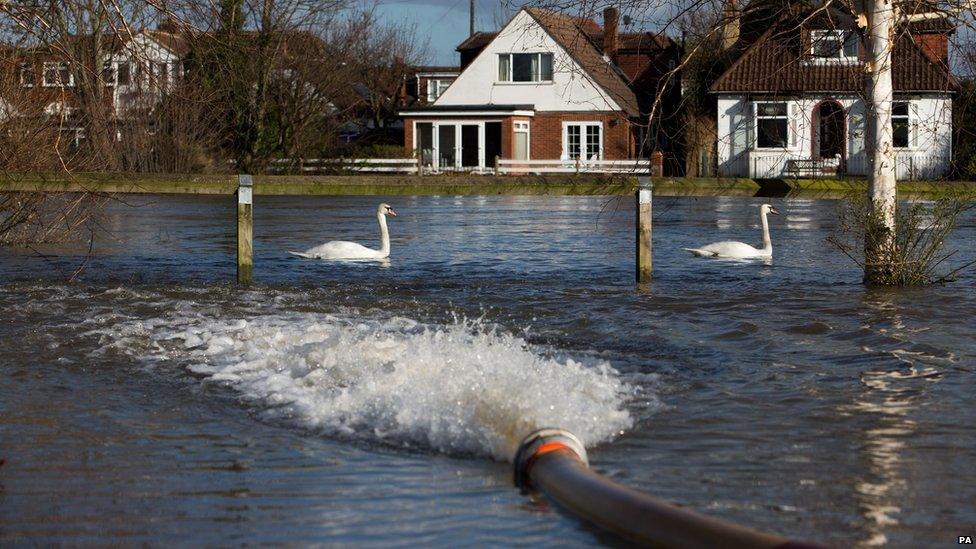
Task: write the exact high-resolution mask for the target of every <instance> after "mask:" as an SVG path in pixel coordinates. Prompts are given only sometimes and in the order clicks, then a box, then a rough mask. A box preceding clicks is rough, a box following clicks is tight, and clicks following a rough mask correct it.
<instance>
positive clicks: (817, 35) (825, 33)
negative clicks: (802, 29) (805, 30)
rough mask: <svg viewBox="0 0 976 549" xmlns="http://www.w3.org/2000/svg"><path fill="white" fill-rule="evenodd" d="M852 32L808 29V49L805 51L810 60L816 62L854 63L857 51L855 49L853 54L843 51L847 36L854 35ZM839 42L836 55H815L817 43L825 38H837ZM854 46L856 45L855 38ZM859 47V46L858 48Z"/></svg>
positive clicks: (856, 58)
mask: <svg viewBox="0 0 976 549" xmlns="http://www.w3.org/2000/svg"><path fill="white" fill-rule="evenodd" d="M855 36H856V35H855V34H854V33H853V32H849V31H845V30H841V29H817V30H811V31H810V50H809V51H808V52H807V53H808V54H809V57H810V60H811V61H812V62H814V63H818V64H832V63H841V64H847V63H856V62H857V60H858V52H857V51H855V52H854V55H853V56H849V55H847V52H846V51H844V50H845V48H844V46H845V45H846V44H847V40H848V39H849V38H852V37H855ZM838 39H839V42H840V47H839V48H838V49H837V56H835V57H825V56H822V55H817V54H816V53H815V50H816V47H817V45H818V44H820V43H822V42H824V41H826V40H838ZM855 46H857V43H856V40H855ZM858 49H860V48H858Z"/></svg>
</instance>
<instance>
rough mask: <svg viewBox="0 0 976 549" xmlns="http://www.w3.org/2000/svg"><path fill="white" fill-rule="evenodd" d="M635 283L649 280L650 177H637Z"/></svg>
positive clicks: (651, 194) (650, 246)
mask: <svg viewBox="0 0 976 549" xmlns="http://www.w3.org/2000/svg"><path fill="white" fill-rule="evenodd" d="M637 182H638V185H637V204H636V207H637V283H638V284H647V283H648V282H650V281H651V263H652V255H653V254H652V252H653V246H652V242H651V199H652V196H653V193H652V185H651V178H650V177H647V176H641V177H638V178H637Z"/></svg>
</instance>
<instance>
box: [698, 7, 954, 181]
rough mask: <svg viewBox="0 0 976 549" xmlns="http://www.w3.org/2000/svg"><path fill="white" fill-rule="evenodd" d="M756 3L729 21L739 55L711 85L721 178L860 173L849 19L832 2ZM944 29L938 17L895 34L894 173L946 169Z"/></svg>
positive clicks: (860, 68) (935, 173)
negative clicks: (803, 4) (770, 6)
mask: <svg viewBox="0 0 976 549" xmlns="http://www.w3.org/2000/svg"><path fill="white" fill-rule="evenodd" d="M765 4H770V3H769V2H765ZM733 5H734V3H733ZM757 6H758V7H757ZM750 8H754V9H750ZM763 8H764V0H753V1H752V2H751V3H750V4H748V5H747V6H746V9H745V10H744V13H743V15H742V17H741V18H739V19H736V20H734V21H733V22H732V23H731V24H733V25H737V26H738V25H741V28H736V29H735V30H734V31H733V34H734V35H738V36H739V40H738V43H737V44H736V45H735V46H734V47H736V48H738V50H739V51H738V52H736V54H735V55H734V56H733V57H735V61H734V62H732V63H731V65H729V67H728V69H727V70H726V71H725V72H724V74H722V75H721V76H720V77H718V78H717V79H716V80H715V81H714V82H713V83H712V84H711V88H710V92H711V93H712V94H715V96H716V98H717V105H718V112H717V147H716V152H717V154H716V158H717V168H718V173H719V175H724V176H733V177H751V178H779V177H788V176H799V177H803V176H810V177H818V176H824V175H828V176H829V175H852V176H859V175H865V174H866V173H867V171H868V161H867V155H866V151H865V144H864V135H865V129H866V128H865V101H864V57H865V56H864V49H863V45H862V42H861V41H860V40H859V38H858V35H857V33H856V32H855V30H856V24H855V20H854V18H853V17H852V16H851V15H850V13H847V12H844V11H842V10H839V9H835V8H827V9H823V8H816V7H809V8H806V9H796V10H788V11H786V12H785V13H784V12H783V11H782V8H780V7H775V9H776V10H777V11H770V10H764V9H763ZM740 31H741V32H740ZM951 32H952V28H951V26H949V25H947V24H946V23H945V22H944V21H942V20H938V19H934V20H929V21H924V22H922V23H917V24H911V25H904V26H902V27H901V28H899V29H898V30H897V37H896V39H895V46H894V49H893V52H892V57H893V59H892V70H893V75H892V77H893V85H894V93H895V97H894V103H893V106H892V130H893V134H894V146H895V148H896V172H897V177H898V178H899V179H922V178H936V177H941V176H944V175H946V174H947V173H948V171H949V168H950V164H951V162H950V157H951V153H952V97H953V95H954V94H955V93H956V91H957V89H958V84H957V82H956V80H955V79H954V78H953V76H952V74H951V72H950V70H949V55H948V38H949V34H950V33H951Z"/></svg>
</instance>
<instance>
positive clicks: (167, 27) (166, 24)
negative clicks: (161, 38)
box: [156, 15, 180, 34]
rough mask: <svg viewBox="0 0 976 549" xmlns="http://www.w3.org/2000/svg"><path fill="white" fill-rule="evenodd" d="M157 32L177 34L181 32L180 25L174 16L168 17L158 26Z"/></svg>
mask: <svg viewBox="0 0 976 549" xmlns="http://www.w3.org/2000/svg"><path fill="white" fill-rule="evenodd" d="M156 30H158V31H162V32H168V33H170V34H176V33H177V32H179V31H180V23H179V21H177V20H176V18H175V17H173V16H172V15H167V16H166V17H163V19H162V20H161V21H160V22H159V23H158V24H157V25H156Z"/></svg>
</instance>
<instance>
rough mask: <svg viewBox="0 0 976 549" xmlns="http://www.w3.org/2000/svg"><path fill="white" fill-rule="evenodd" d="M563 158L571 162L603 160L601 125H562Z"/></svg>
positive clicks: (596, 123)
mask: <svg viewBox="0 0 976 549" xmlns="http://www.w3.org/2000/svg"><path fill="white" fill-rule="evenodd" d="M563 151H564V152H565V154H564V156H565V157H566V158H568V159H571V160H576V159H582V160H601V159H603V124H602V123H600V122H567V123H564V124H563Z"/></svg>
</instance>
